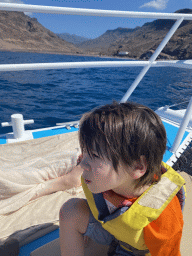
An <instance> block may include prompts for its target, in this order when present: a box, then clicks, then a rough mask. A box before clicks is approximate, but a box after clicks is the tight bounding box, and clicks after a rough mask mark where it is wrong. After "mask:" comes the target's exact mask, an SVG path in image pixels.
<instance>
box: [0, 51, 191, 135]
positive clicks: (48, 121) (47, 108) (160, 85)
mask: <svg viewBox="0 0 192 256" xmlns="http://www.w3.org/2000/svg"><path fill="white" fill-rule="evenodd" d="M106 60H112V61H116V60H117V59H114V58H111V59H110V58H99V57H83V56H70V55H55V54H39V53H16V52H15V53H13V52H0V64H19V63H38V62H40V63H43V62H45V63H49V62H76V61H78V62H79V61H106ZM122 61H124V60H123V59H122ZM141 69H142V68H141V67H136V68H135V67H132V68H98V69H96V68H90V69H82V68H80V69H63V70H61V69H60V70H41V71H19V72H0V101H1V104H0V122H8V121H10V116H11V115H12V114H14V113H21V114H23V116H24V119H25V120H28V119H34V121H35V123H34V124H32V125H27V126H26V129H37V128H45V127H51V126H55V124H56V123H59V122H68V121H75V120H79V119H80V117H81V115H82V114H83V113H85V112H86V111H89V110H91V109H93V108H94V107H96V106H99V105H103V104H106V103H110V102H112V100H117V101H120V100H121V98H122V97H123V95H124V94H125V93H126V91H127V89H128V88H129V87H130V85H131V84H132V82H133V81H134V79H135V78H136V76H137V75H138V74H139V72H140V71H141ZM191 81H192V71H191V70H187V69H178V68H151V69H150V70H149V71H148V73H147V74H146V76H145V78H144V79H143V80H142V81H141V83H140V84H139V86H138V87H137V89H136V90H135V91H134V93H133V94H132V95H131V97H130V99H129V100H130V101H134V102H138V103H141V104H144V105H147V106H149V107H150V108H152V109H153V110H156V109H157V108H159V107H161V106H165V105H172V104H175V103H178V102H182V101H185V100H189V99H190V97H191V96H192V85H191ZM10 131H12V129H11V128H0V134H3V133H6V132H10Z"/></svg>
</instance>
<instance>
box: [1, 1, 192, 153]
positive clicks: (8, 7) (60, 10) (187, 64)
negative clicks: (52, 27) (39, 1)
mask: <svg viewBox="0 0 192 256" xmlns="http://www.w3.org/2000/svg"><path fill="white" fill-rule="evenodd" d="M0 10H4V11H21V12H36V13H49V14H63V15H83V16H100V17H119V18H120V17H121V18H148V19H172V20H176V22H175V23H174V24H173V26H172V28H171V29H170V31H169V32H168V33H167V35H166V36H165V38H164V39H163V41H162V42H161V43H160V45H159V46H158V48H157V49H156V51H155V52H154V53H153V55H152V56H151V58H150V60H149V61H102V62H73V63H71V62H67V63H32V64H2V65H0V71H21V70H40V69H41V70H42V69H65V68H96V67H97V68H98V67H99V68H100V67H131V66H143V67H144V68H143V69H142V70H141V72H140V74H139V75H138V76H137V78H136V79H135V81H134V82H133V84H132V85H131V86H130V88H129V89H128V90H127V92H126V93H125V95H124V96H123V98H122V99H121V101H120V102H126V101H127V100H128V98H129V97H130V95H131V94H132V93H133V91H134V90H135V88H136V87H137V85H138V84H139V83H140V81H141V80H142V79H143V77H144V76H145V74H146V73H147V71H148V70H149V69H150V67H165V66H171V67H180V68H190V69H191V68H192V60H188V61H156V59H157V57H158V56H159V54H160V53H161V52H162V50H163V49H164V47H165V45H166V44H167V43H168V42H169V40H170V38H171V37H172V35H173V34H174V33H175V31H176V30H177V29H178V27H179V26H180V25H181V23H182V21H183V20H192V14H184V13H155V12H154V13H149V12H130V11H114V10H98V9H83V8H67V7H55V6H42V5H27V4H11V3H0ZM191 115H192V98H191V101H190V102H189V105H188V108H187V111H186V114H185V116H184V118H183V121H182V124H181V126H180V129H179V131H178V134H177V136H176V138H175V141H174V143H173V147H172V148H171V151H172V152H176V150H177V148H178V145H179V144H180V142H181V139H182V137H183V135H184V132H185V129H186V127H187V125H188V123H189V120H190V117H191Z"/></svg>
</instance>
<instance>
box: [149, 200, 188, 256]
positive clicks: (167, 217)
mask: <svg viewBox="0 0 192 256" xmlns="http://www.w3.org/2000/svg"><path fill="white" fill-rule="evenodd" d="M183 224H184V222H183V214H182V211H181V206H180V203H179V200H178V198H177V196H175V197H174V198H173V200H172V201H171V202H170V203H169V204H168V206H167V207H166V208H165V210H164V211H163V212H162V213H161V215H160V216H159V218H157V219H156V220H154V221H152V222H151V223H150V224H149V225H148V226H146V227H145V228H144V239H145V243H146V245H147V247H148V249H149V251H150V254H151V256H162V255H163V256H181V253H180V242H181V237H182V230H183Z"/></svg>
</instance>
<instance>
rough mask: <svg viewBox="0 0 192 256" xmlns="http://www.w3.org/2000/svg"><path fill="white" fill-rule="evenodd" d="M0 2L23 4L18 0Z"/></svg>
mask: <svg viewBox="0 0 192 256" xmlns="http://www.w3.org/2000/svg"><path fill="white" fill-rule="evenodd" d="M0 3H12V4H24V2H22V1H20V0H0Z"/></svg>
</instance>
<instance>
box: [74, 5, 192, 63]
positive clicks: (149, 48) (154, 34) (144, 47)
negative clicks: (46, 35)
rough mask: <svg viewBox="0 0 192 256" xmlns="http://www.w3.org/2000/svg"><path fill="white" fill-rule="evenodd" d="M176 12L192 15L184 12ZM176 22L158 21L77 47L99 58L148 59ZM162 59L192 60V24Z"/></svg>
mask: <svg viewBox="0 0 192 256" xmlns="http://www.w3.org/2000/svg"><path fill="white" fill-rule="evenodd" d="M177 13H192V10H191V9H183V10H179V11H177ZM174 22H175V21H173V20H155V21H153V22H149V23H145V24H144V25H143V26H142V27H136V28H135V29H127V28H117V29H115V30H108V31H106V32H105V33H104V34H103V35H101V36H100V37H98V38H96V39H93V40H88V41H86V42H83V43H81V44H78V46H79V47H80V48H81V49H86V51H88V50H89V51H92V50H94V51H95V52H97V53H98V54H100V55H109V56H111V55H112V56H118V55H119V53H120V52H129V54H128V57H130V58H136V59H149V57H150V56H151V54H152V53H153V52H154V50H155V49H156V48H157V47H158V45H159V44H160V42H161V41H162V40H163V38H164V37H165V35H166V34H167V33H168V31H169V30H170V28H171V27H172V26H173V24H174ZM159 58H161V59H192V21H184V22H182V24H181V25H180V27H179V28H178V30H177V31H176V33H175V34H174V35H173V37H172V38H171V40H170V41H169V43H168V44H167V45H166V47H165V48H164V50H163V52H162V53H161V55H160V56H159Z"/></svg>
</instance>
